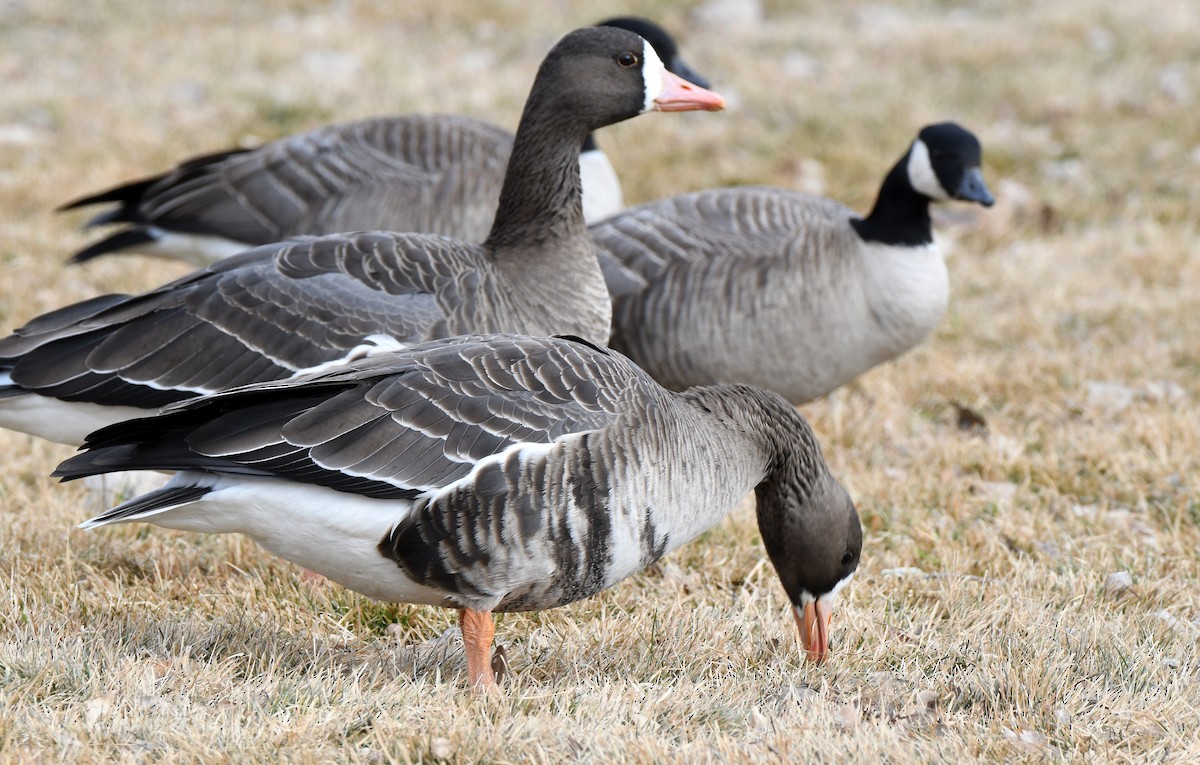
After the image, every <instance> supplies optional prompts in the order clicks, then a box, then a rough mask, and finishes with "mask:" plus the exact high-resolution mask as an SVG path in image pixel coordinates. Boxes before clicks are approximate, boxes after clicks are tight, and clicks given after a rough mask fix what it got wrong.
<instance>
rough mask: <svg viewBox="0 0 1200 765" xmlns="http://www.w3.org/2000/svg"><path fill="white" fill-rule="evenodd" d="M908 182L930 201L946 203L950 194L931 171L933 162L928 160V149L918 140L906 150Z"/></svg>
mask: <svg viewBox="0 0 1200 765" xmlns="http://www.w3.org/2000/svg"><path fill="white" fill-rule="evenodd" d="M906 169H907V170H908V182H909V183H910V184H911V185H912V187H913V188H914V189H916V190H917V191H919V192H921V193H922V194H924V195H925V196H927V197H929V198H930V199H936V200H938V201H946V200H948V199H950V194H949V192H947V191H946V190H945V189H944V188H942V184H941V182H940V181H938V177H937V173H935V172H934V171H933V162H932V160H930V158H929V147H928V146H926V145H925V142H924V141H922V140H921V139H920V138H918V139H917V140H915V141H913V145H912V148H911V149H909V150H908V167H907V168H906Z"/></svg>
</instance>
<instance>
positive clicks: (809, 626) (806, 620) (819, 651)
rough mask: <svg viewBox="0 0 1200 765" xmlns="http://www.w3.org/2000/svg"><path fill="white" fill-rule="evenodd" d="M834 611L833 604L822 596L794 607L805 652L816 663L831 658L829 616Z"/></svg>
mask: <svg viewBox="0 0 1200 765" xmlns="http://www.w3.org/2000/svg"><path fill="white" fill-rule="evenodd" d="M832 612H833V608H832V604H831V603H829V602H823V601H822V600H821V599H820V598H817V599H815V600H810V601H808V602H807V603H805V604H804V605H803V606H794V607H793V608H792V615H793V616H794V617H795V619H796V626H797V627H799V628H800V643H801V644H802V645H803V646H804V654H805V656H806V657H808V659H809V661H812V662H813V663H815V664H821V663H822V662H824V661H825V660H826V659H827V658H829V617H830V616H831V615H832Z"/></svg>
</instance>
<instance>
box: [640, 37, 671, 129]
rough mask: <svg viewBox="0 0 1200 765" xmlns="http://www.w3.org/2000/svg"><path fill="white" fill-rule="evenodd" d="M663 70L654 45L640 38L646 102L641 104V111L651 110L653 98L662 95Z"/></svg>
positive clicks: (664, 68)
mask: <svg viewBox="0 0 1200 765" xmlns="http://www.w3.org/2000/svg"><path fill="white" fill-rule="evenodd" d="M665 70H666V67H665V66H663V62H662V59H660V58H659V57H658V54H657V53H655V52H654V47H653V46H651V45H650V43H648V42H646V41H645V40H642V83H643V84H644V85H645V88H646V102H645V104H643V106H642V111H644V112H648V111H651V110H653V109H654V99H656V98H658V97H659V96H661V95H662V90H663V71H665Z"/></svg>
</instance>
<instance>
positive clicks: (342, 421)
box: [55, 335, 862, 688]
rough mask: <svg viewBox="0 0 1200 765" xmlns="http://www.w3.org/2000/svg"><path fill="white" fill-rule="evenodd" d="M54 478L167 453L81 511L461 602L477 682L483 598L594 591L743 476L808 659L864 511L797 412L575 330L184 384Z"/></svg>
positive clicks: (722, 498)
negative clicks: (685, 378) (284, 375)
mask: <svg viewBox="0 0 1200 765" xmlns="http://www.w3.org/2000/svg"><path fill="white" fill-rule="evenodd" d="M85 448H86V450H87V451H85V452H84V453H83V454H80V455H77V456H75V457H73V458H71V459H69V460H67V461H66V462H64V463H63V464H62V465H60V466H59V468H58V470H57V471H56V473H55V474H56V475H57V476H59V477H62V478H64V479H67V480H69V479H74V478H80V477H84V476H91V475H97V474H101V473H105V472H109V471H124V470H143V469H148V470H168V471H179V472H177V473H176V475H175V476H174V477H173V478H172V479H171V480H170V482H168V483H167V485H166V486H164V487H163V488H161V489H159V490H157V491H153V492H151V493H149V494H146V495H144V496H140V497H137V498H135V499H132V500H130V501H128V502H126V503H124V504H122V505H119V506H118V507H116V508H113V509H111V510H109V511H107V512H105V513H102V514H101V515H98V516H96V517H95V518H92V519H91V520H89V521H87V522H86V523H84V524H82V526H83V527H84V528H95V527H97V526H103V525H106V524H109V523H123V522H133V521H145V522H147V523H152V524H155V525H158V526H163V527H166V528H172V529H182V530H187V531H203V532H209V533H230V532H233V533H242V534H246V535H248V536H249V537H251V538H252V539H254V540H255V541H256V542H257V543H258V544H260V545H262V546H263V547H264V548H266V549H267V550H269V551H270V552H272V553H274V554H276V555H279V556H281V557H283V558H286V559H288V560H290V561H294V562H296V563H298V564H300V565H301V566H304V567H305V568H307V569H311V570H312V571H315V572H317V573H319V574H323V575H324V576H326V577H328V578H329V579H332V580H333V581H335V582H338V583H339V584H342V585H343V586H345V587H348V588H350V589H352V590H355V591H357V592H360V593H363V594H364V595H367V596H369V597H372V598H377V599H380V600H386V601H392V602H406V603H420V604H429V605H438V606H445V607H449V608H457V609H459V610H460V612H461V623H462V632H463V641H464V643H465V645H466V650H467V666H468V679H469V682H470V684H471V686H473V687H476V688H479V687H486V686H494V678H493V676H492V671H491V668H490V661H489V657H490V651H491V642H492V613H493V612H496V611H529V610H540V609H546V608H554V607H556V606H561V605H564V604H567V603H571V602H573V601H576V600H579V599H581V598H586V597H589V596H591V595H594V594H596V593H598V592H600V591H601V590H604V589H606V588H608V587H611V586H613V585H614V584H616V583H617V582H619V581H621V580H622V579H624V578H625V577H627V576H629V575H630V574H632V573H634V572H637V571H640V570H641V569H643V568H645V567H646V566H647V565H649V564H650V563H652V562H653V561H655V560H658V559H659V558H660V557H662V556H663V555H665V554H667V553H669V552H671V551H672V550H674V549H676V548H678V547H679V546H681V545H684V544H686V543H687V542H689V541H691V540H692V539H695V538H696V537H697V536H698V535H699V534H701V533H702V532H703V531H705V530H706V529H708V528H711V527H712V526H713V525H714V524H715V523H717V521H719V520H720V519H721V518H723V517H724V516H725V515H727V514H728V513H729V512H730V511H732V510H733V509H734V507H735V506H736V505H737V504H738V503H739V501H740V500H741V499H742V498H743V497H744V496H745V495H746V494H747V493H748V492H750V491H751V490H753V491H754V492H755V495H756V498H757V505H758V526H759V531H760V533H761V534H762V538H763V543H764V546H765V547H766V550H767V554H768V556H769V557H770V559H771V562H772V563H773V564H774V565H775V568H776V570H777V572H778V574H779V577H780V579H781V580H782V583H783V587H784V590H785V592H786V593H787V597H788V600H789V602H790V603H791V605H792V610H793V613H794V615H795V619H796V622H797V624H798V625H799V627H800V634H801V639H802V641H803V644H804V647H805V649H806V650H807V652H808V655H809V657H810V658H813V659H815V660H818V661H819V660H821V659H823V658H825V656H826V654H827V652H828V649H829V618H830V614H831V611H832V608H833V605H834V602H835V600H836V598H837V594H838V591H839V590H840V589H841V587H842V586H843V585H844V584H845V583H846V582H847V581H848V580H849V579H850V577H851V575H852V574H853V572H854V570H855V568H856V567H857V565H858V561H859V555H860V551H861V547H862V528H861V526H860V524H859V520H858V515H857V513H856V511H855V509H854V505H853V503H852V502H851V500H850V497H849V496H848V495H847V494H846V491H845V490H844V489H843V488H842V486H841V485H840V484H839V483H838V482H837V480H836V479H834V478H833V477H832V476H831V475H830V473H829V470H828V467H827V466H826V464H825V461H824V459H823V457H822V454H821V449H820V447H819V446H818V444H817V440H816V438H815V436H814V435H813V432H812V430H811V429H810V428H809V426H808V424H807V423H806V422H805V420H804V418H803V417H801V416H800V414H799V413H797V412H796V410H795V409H794V408H793V407H792V406H791V405H790V404H789V403H788V402H787V401H784V400H783V398H782V397H780V396H779V395H777V394H775V393H771V392H768V391H764V390H761V389H759V388H754V387H751V386H745V385H731V386H712V387H698V388H692V389H690V390H687V391H685V392H683V393H672V392H670V391H667V390H666V389H664V388H663V387H662V386H660V385H658V384H657V383H655V382H654V381H653V380H652V379H650V377H649V376H648V375H646V373H645V372H643V371H642V370H641V369H639V368H638V367H637V366H636V365H635V364H633V363H631V362H630V361H629V360H628V359H626V358H624V357H623V356H621V355H619V354H617V353H615V352H610V351H605V350H602V349H600V348H597V347H594V346H591V345H588V344H585V343H583V342H581V341H577V340H574V339H571V338H530V337H521V336H512V335H496V336H484V337H463V338H450V339H448V340H440V341H434V342H430V343H426V344H423V345H419V346H413V347H411V348H408V349H406V350H403V351H397V352H393V353H388V354H382V355H379V356H376V357H373V358H369V359H361V360H359V361H356V362H352V363H350V364H347V365H344V366H342V367H339V368H337V369H332V370H328V371H326V372H323V373H317V374H313V375H306V376H304V377H303V378H298V379H291V380H284V381H278V382H271V383H261V384H257V385H253V386H247V387H244V388H238V389H236V390H232V391H227V392H224V393H220V394H216V395H213V396H209V397H204V398H200V399H195V400H192V401H187V402H183V403H182V404H180V405H177V406H175V407H172V408H170V409H169V410H167V411H166V412H165V413H164V414H162V415H159V416H157V417H149V418H143V419H138V420H130V421H127V422H123V423H119V424H117V425H113V426H110V427H108V428H105V429H103V430H101V431H99V432H97V433H94V434H92V435H91V436H89V437H88V440H87V443H86V444H85Z"/></svg>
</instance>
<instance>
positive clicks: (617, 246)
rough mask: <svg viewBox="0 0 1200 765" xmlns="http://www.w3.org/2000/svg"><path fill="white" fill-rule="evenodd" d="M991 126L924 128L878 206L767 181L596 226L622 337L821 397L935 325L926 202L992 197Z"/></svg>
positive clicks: (628, 347) (669, 365)
mask: <svg viewBox="0 0 1200 765" xmlns="http://www.w3.org/2000/svg"><path fill="white" fill-rule="evenodd" d="M981 159H982V150H981V148H980V145H979V141H978V140H977V139H976V138H975V136H974V135H972V134H971V133H970V132H969V131H967V130H966V129H964V128H962V127H960V126H959V125H956V124H954V123H949V122H947V123H941V124H936V125H929V126H928V127H925V128H923V129H922V130H921V131H920V133H919V134H918V135H917V138H916V140H914V141H913V143H912V145H911V146H910V147H909V149H908V151H907V152H905V154H904V156H903V157H901V159H900V161H899V162H897V163H896V165H895V166H894V167H893V168H892V169H891V171H890V172H889V173H888V174H887V177H886V178H885V179H884V181H883V185H882V187H881V188H880V190H879V195H878V197H877V199H876V201H875V206H874V208H873V209H872V210H871V213H870V214H869V215H867V216H866V217H860V216H859V215H858V214H857V213H855V212H854V211H853V210H851V209H850V208H848V207H846V206H844V205H842V204H839V203H837V202H834V201H832V200H829V199H826V198H824V197H817V196H812V195H809V194H802V193H799V192H794V191H789V190H786V189H779V188H769V187H754V186H748V187H735V188H724V189H712V190H708V191H700V192H695V193H692V194H683V195H680V196H676V197H670V198H668V199H662V200H659V201H657V202H650V203H648V204H644V205H640V206H638V207H634V208H631V209H629V210H627V211H625V212H623V213H620V214H618V215H616V216H614V217H612V218H609V219H607V220H605V221H601V222H600V223H597V224H595V225H593V226H592V227H591V233H592V238H593V240H594V241H595V242H596V245H597V247H598V248H599V250H600V263H601V267H602V269H603V270H604V273H605V277H606V279H608V284H609V290H610V292H611V293H612V295H613V334H612V338H611V339H610V343H611V345H612V346H613V347H614V348H616V349H618V350H620V351H621V352H623V353H625V354H628V355H629V357H630V358H632V359H633V360H634V361H636V362H637V363H638V364H640V365H641V366H642V367H643V368H644V369H645V370H646V371H647V372H649V373H650V374H651V375H652V376H653V377H654V378H655V379H656V380H658V381H659V382H661V383H663V384H664V385H666V386H668V387H671V388H677V389H682V388H686V387H688V386H690V385H707V384H712V383H718V382H743V383H750V384H753V385H761V386H763V387H766V388H770V389H772V390H775V391H777V392H779V393H781V394H782V395H783V396H784V397H786V398H787V399H788V400H789V401H791V402H792V403H795V404H800V403H804V402H806V401H810V400H812V399H814V398H817V397H819V396H823V395H825V394H826V393H829V392H830V391H832V390H833V389H834V388H837V387H838V386H840V385H844V384H845V383H847V382H850V381H851V380H853V379H854V378H855V377H857V376H859V375H861V374H862V373H864V372H866V371H867V370H869V369H871V368H872V367H874V366H876V365H878V364H882V363H884V362H885V361H890V360H891V359H894V358H896V357H897V356H899V355H901V354H902V353H904V352H905V351H907V350H909V349H911V348H913V347H914V346H916V345H917V344H918V343H920V342H921V341H922V340H924V339H925V338H926V337H927V336H928V335H929V333H930V332H931V331H933V328H934V327H935V326H936V325H937V323H938V322H939V321H940V320H941V318H942V315H943V314H944V313H945V311H946V305H947V302H948V300H949V292H950V284H949V276H948V274H947V272H946V264H945V261H944V259H943V256H942V253H941V251H940V249H939V248H938V245H937V243H936V242H935V241H934V238H933V226H932V223H931V221H930V217H929V206H930V204H932V203H934V202H943V201H947V200H951V199H959V200H964V201H969V202H976V203H978V204H981V205H984V206H989V205H991V204H992V195H991V193H990V192H989V191H988V189H987V186H986V184H985V183H984V180H983V175H982V173H981V170H980V163H981Z"/></svg>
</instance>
